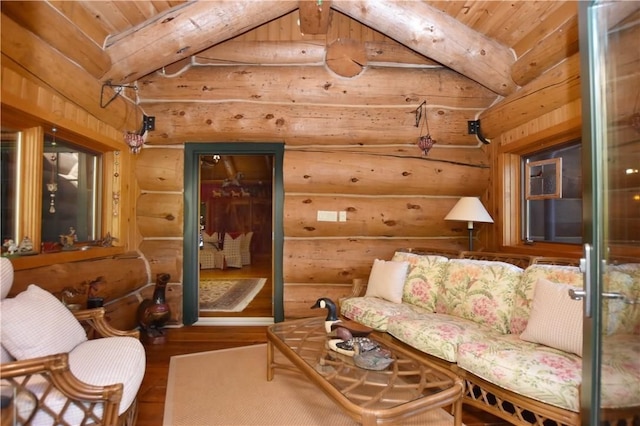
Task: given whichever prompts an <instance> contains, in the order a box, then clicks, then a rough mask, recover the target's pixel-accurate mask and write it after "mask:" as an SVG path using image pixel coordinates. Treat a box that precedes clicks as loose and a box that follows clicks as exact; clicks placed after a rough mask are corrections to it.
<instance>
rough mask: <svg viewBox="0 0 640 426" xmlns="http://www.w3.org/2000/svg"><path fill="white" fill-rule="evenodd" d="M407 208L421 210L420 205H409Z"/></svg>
mask: <svg viewBox="0 0 640 426" xmlns="http://www.w3.org/2000/svg"><path fill="white" fill-rule="evenodd" d="M407 208H408V209H410V210H420V205H419V204H410V203H407Z"/></svg>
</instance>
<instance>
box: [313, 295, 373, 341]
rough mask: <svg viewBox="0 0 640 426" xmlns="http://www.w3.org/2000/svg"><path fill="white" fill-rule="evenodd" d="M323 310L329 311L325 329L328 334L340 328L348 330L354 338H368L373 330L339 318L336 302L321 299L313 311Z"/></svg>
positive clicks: (325, 298) (317, 301) (324, 298)
mask: <svg viewBox="0 0 640 426" xmlns="http://www.w3.org/2000/svg"><path fill="white" fill-rule="evenodd" d="M317 308H322V309H326V310H327V318H326V319H325V321H324V328H325V330H326V332H327V333H329V334H330V333H332V332H333V331H334V330H335V329H337V328H338V327H342V328H346V329H347V330H349V332H351V334H352V335H353V336H367V335H369V333H371V328H369V327H366V326H364V325H362V324H359V323H357V322H355V321H349V320H342V319H339V318H338V308H337V306H336V304H335V302H334V301H333V300H331V299H329V298H327V297H321V298H320V299H318V300H316V303H315V304H314V305H313V306H312V307H311V309H317Z"/></svg>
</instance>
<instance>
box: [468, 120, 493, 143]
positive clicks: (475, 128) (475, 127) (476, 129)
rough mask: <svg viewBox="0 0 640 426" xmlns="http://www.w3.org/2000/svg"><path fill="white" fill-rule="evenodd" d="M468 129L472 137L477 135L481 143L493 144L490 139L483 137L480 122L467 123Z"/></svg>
mask: <svg viewBox="0 0 640 426" xmlns="http://www.w3.org/2000/svg"><path fill="white" fill-rule="evenodd" d="M467 129H468V132H469V134H470V135H476V136H477V137H478V139H479V140H480V142H482V143H483V144H485V145H488V144H490V143H491V141H490V140H489V139H487V138H485V137H484V136H483V135H482V131H481V129H480V120H474V121H467Z"/></svg>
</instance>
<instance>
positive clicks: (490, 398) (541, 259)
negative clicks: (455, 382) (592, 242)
mask: <svg viewBox="0 0 640 426" xmlns="http://www.w3.org/2000/svg"><path fill="white" fill-rule="evenodd" d="M398 251H405V252H410V253H415V254H420V255H438V256H445V257H448V258H450V259H455V258H457V259H475V260H490V261H500V262H507V263H511V264H514V265H516V266H519V267H521V268H523V269H525V268H526V267H528V266H530V265H534V264H545V265H569V266H578V265H579V260H578V259H573V258H561V257H546V256H529V255H524V254H513V253H497V252H483V251H454V250H440V249H431V248H413V249H399V250H398ZM366 281H367V280H362V279H360V280H354V282H353V287H352V292H351V294H350V295H349V297H361V296H364V294H365V293H366V285H367V283H366ZM374 333H375V334H376V336H377V337H378V338H379V339H382V340H383V341H384V340H393V341H394V343H395V344H400V345H401V346H403V347H404V348H405V349H406V350H409V351H412V352H413V353H415V354H417V355H419V356H422V357H426V358H428V359H429V361H430V362H433V363H434V364H436V365H440V366H442V367H445V368H448V369H450V370H451V371H453V372H455V373H456V374H457V375H458V376H459V377H460V378H461V379H462V380H463V381H464V383H465V389H464V394H463V404H466V405H469V406H472V407H475V408H478V409H480V410H483V411H485V412H488V413H491V414H493V415H495V416H497V417H499V418H501V419H503V420H505V421H507V422H509V423H511V424H513V425H518V426H531V425H535V426H549V425H550V424H555V425H574V426H575V425H579V424H581V416H580V413H576V412H573V411H570V410H566V409H562V408H559V407H555V406H553V405H549V404H545V403H543V402H540V401H537V400H534V399H531V398H528V397H526V396H523V395H519V394H517V393H515V392H511V391H508V390H506V389H504V388H502V387H500V386H497V385H495V384H493V383H490V382H488V381H486V380H484V379H482V378H480V377H478V376H476V375H474V374H472V373H470V372H468V371H466V370H464V369H462V368H460V367H458V365H457V364H456V363H453V362H449V361H446V360H444V359H442V358H438V357H435V356H433V355H429V354H427V353H424V352H422V351H419V350H417V349H415V348H412V347H411V346H409V345H407V344H405V343H403V342H400V341H399V340H397V339H396V338H394V337H393V336H391V335H390V334H388V333H385V332H374ZM604 416H605V419H606V420H607V421H608V422H609V424H616V425H637V424H639V423H640V407H634V408H631V409H625V410H606V411H605V412H604Z"/></svg>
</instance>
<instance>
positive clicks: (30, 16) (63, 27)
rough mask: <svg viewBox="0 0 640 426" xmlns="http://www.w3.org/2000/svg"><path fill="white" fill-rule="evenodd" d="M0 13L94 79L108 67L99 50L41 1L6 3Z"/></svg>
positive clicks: (109, 65) (107, 57)
mask: <svg viewBox="0 0 640 426" xmlns="http://www.w3.org/2000/svg"><path fill="white" fill-rule="evenodd" d="M2 13H4V14H6V15H7V16H8V17H10V18H11V19H12V20H13V21H15V22H16V23H18V24H19V25H21V26H22V27H24V28H26V29H28V30H29V31H31V32H32V33H33V34H35V35H37V36H38V37H40V38H41V39H42V40H44V41H46V42H47V43H49V44H50V45H51V46H53V47H54V48H56V49H57V50H59V51H60V52H61V53H62V54H64V55H65V56H66V57H67V58H69V59H71V60H72V61H74V62H76V63H77V64H78V65H80V66H81V67H82V68H84V69H85V70H87V71H88V72H89V73H90V74H91V75H93V76H94V77H96V78H98V77H99V76H101V75H102V74H103V73H104V72H105V71H106V70H108V69H109V68H110V67H111V59H110V58H109V55H107V54H106V53H105V52H104V51H103V50H102V46H98V45H97V44H96V43H94V41H93V40H91V39H90V38H89V37H87V36H86V35H85V34H84V33H83V32H82V31H80V30H79V29H78V27H77V26H75V25H74V24H73V23H72V22H69V20H67V18H65V17H64V15H62V14H61V13H60V12H59V11H58V10H57V9H56V8H54V7H53V6H51V4H49V3H48V2H45V1H9V2H3V3H2Z"/></svg>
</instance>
